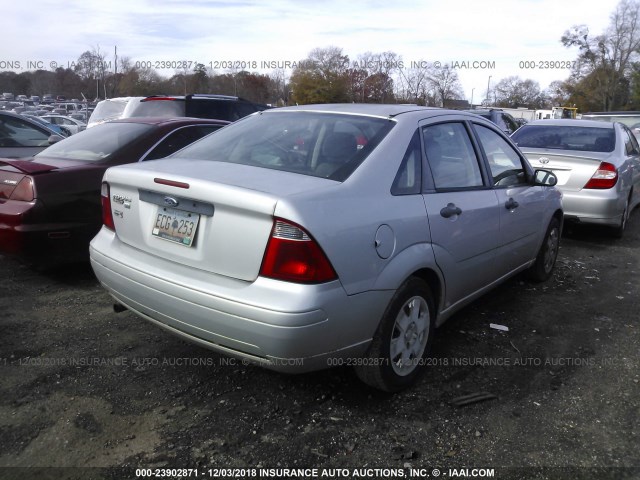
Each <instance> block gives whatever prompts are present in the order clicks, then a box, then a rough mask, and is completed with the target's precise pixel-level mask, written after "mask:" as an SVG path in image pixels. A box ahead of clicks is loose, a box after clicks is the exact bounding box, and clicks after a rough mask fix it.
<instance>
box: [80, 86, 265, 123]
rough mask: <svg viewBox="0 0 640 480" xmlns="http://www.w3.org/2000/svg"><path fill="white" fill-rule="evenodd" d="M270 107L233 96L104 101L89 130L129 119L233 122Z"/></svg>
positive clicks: (192, 95)
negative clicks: (207, 119) (183, 119)
mask: <svg viewBox="0 0 640 480" xmlns="http://www.w3.org/2000/svg"><path fill="white" fill-rule="evenodd" d="M267 108H270V107H269V106H268V105H263V104H261V103H254V102H251V101H249V100H245V99H244V98H240V97H233V96H229V95H206V94H191V95H185V96H174V95H152V96H150V97H124V98H113V99H108V100H103V101H101V102H99V103H98V105H97V106H96V109H95V110H94V111H93V113H92V114H91V118H89V122H88V127H92V126H94V125H97V124H99V123H104V122H106V121H110V120H115V119H118V118H129V117H193V118H211V119H216V120H227V121H229V122H233V121H235V120H238V119H240V118H242V117H246V116H247V115H250V114H252V113H254V112H258V111H262V110H266V109H267Z"/></svg>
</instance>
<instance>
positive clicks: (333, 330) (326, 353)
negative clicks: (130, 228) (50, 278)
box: [90, 228, 393, 373]
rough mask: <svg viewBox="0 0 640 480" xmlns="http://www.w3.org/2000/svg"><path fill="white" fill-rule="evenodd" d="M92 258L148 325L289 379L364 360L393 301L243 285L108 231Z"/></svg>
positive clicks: (334, 290)
mask: <svg viewBox="0 0 640 480" xmlns="http://www.w3.org/2000/svg"><path fill="white" fill-rule="evenodd" d="M90 256H91V265H92V267H93V269H94V272H95V273H96V276H97V277H98V279H99V280H100V282H101V283H102V285H103V286H104V287H105V288H106V289H107V290H108V291H109V292H110V293H111V295H112V296H113V297H114V298H115V299H116V300H117V301H118V302H120V303H121V304H123V305H124V306H126V307H127V308H129V309H130V310H131V311H133V312H134V313H136V314H138V315H139V316H141V317H142V318H145V319H147V320H150V321H152V322H153V323H155V324H157V325H159V326H161V327H163V328H165V329H167V330H169V331H171V332H172V333H174V334H176V335H179V336H181V337H183V338H185V339H188V340H190V341H192V342H195V343H197V344H199V345H201V346H204V347H207V348H210V349H212V350H216V351H218V352H221V353H224V354H227V355H231V356H235V357H239V358H242V359H244V360H248V361H250V362H252V363H258V364H260V365H262V366H264V367H267V368H270V369H272V370H277V371H282V372H291V373H293V372H305V371H311V370H319V369H322V368H327V367H330V366H333V365H340V364H344V363H348V362H345V359H349V358H357V357H359V356H361V355H362V354H363V353H364V352H365V351H366V349H367V347H368V345H369V342H370V341H371V338H372V337H373V334H374V332H375V330H376V328H377V326H378V323H379V321H380V319H381V317H382V314H383V312H384V310H385V308H386V306H387V304H388V302H389V301H390V299H391V297H392V295H393V292H390V291H376V292H367V293H363V294H358V295H347V294H346V292H345V291H344V289H343V287H342V285H341V284H340V283H339V282H337V281H335V282H330V283H325V284H320V285H299V284H292V283H287V282H281V281H276V280H271V279H267V278H262V277H258V278H257V279H256V280H255V281H254V282H245V281H240V280H235V279H231V278H228V277H223V276H220V275H216V274H211V273H208V272H205V271H200V270H196V269H193V268H191V267H186V266H184V265H180V264H177V263H175V262H171V261H168V260H164V259H162V258H159V257H155V256H152V255H149V254H147V253H145V252H142V251H140V250H137V249H135V248H132V247H130V246H128V245H126V244H124V243H122V242H121V241H120V240H119V239H118V238H117V237H116V235H115V234H114V233H113V232H111V231H110V230H107V229H105V228H103V229H102V230H101V231H100V233H99V234H98V235H97V236H96V237H95V238H94V239H93V241H92V242H91V246H90Z"/></svg>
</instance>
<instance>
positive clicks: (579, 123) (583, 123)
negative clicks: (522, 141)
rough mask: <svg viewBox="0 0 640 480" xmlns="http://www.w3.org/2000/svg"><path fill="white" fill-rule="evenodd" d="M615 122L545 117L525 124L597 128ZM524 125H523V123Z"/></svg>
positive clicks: (609, 125)
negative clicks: (545, 118)
mask: <svg viewBox="0 0 640 480" xmlns="http://www.w3.org/2000/svg"><path fill="white" fill-rule="evenodd" d="M614 123H615V122H602V121H599V120H581V119H578V118H575V119H574V118H562V119H560V118H558V119H547V120H532V121H531V122H529V123H527V125H526V126H530V125H534V126H535V125H557V126H564V127H568V126H571V127H599V128H613V125H614ZM523 126H525V125H523Z"/></svg>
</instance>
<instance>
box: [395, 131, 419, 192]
mask: <svg viewBox="0 0 640 480" xmlns="http://www.w3.org/2000/svg"><path fill="white" fill-rule="evenodd" d="M421 179H422V151H421V149H420V134H419V133H418V131H417V130H416V133H415V134H414V135H413V137H412V138H411V142H409V147H407V151H406V153H405V154H404V158H403V159H402V163H401V164H400V169H399V170H398V173H397V174H396V178H395V180H394V181H393V185H392V186H391V194H392V195H414V194H417V193H420V192H421Z"/></svg>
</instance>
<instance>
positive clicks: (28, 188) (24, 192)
mask: <svg viewBox="0 0 640 480" xmlns="http://www.w3.org/2000/svg"><path fill="white" fill-rule="evenodd" d="M34 198H35V193H34V191H33V179H32V178H31V177H24V178H23V179H22V180H20V182H19V183H18V185H16V188H14V189H13V192H11V195H9V200H20V201H22V202H31V201H33V199H34Z"/></svg>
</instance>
